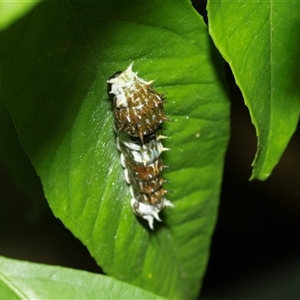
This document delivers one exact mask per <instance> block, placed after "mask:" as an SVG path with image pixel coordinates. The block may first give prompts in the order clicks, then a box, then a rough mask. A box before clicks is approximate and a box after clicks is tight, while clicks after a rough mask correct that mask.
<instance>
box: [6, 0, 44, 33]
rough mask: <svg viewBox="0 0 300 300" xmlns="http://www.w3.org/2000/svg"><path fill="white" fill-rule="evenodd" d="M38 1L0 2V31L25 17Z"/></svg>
mask: <svg viewBox="0 0 300 300" xmlns="http://www.w3.org/2000/svg"><path fill="white" fill-rule="evenodd" d="M39 2H40V0H31V1H27V0H19V1H7V0H0V30H1V29H2V30H3V29H5V28H7V27H8V26H9V25H11V24H12V23H13V22H15V21H16V20H18V19H19V18H21V17H23V16H24V15H26V14H27V13H28V12H29V11H30V10H31V9H32V8H33V7H34V6H35V5H37V4H38V3H39Z"/></svg>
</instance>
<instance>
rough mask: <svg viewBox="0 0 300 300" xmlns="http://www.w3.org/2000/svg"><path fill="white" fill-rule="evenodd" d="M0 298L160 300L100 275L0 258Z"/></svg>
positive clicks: (145, 292) (138, 289)
mask: <svg viewBox="0 0 300 300" xmlns="http://www.w3.org/2000/svg"><path fill="white" fill-rule="evenodd" d="M0 299H162V298H161V297H158V296H156V295H154V294H150V293H149V292H147V291H144V290H142V289H140V288H137V287H133V286H131V285H129V284H127V283H124V282H121V281H118V280H116V279H112V278H109V277H107V276H104V275H98V274H93V273H88V272H85V271H78V270H72V269H68V268H62V267H54V266H47V265H42V264H35V263H30V262H22V261H17V260H13V259H8V258H5V257H1V256H0Z"/></svg>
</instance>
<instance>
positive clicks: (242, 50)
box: [207, 0, 300, 180]
mask: <svg viewBox="0 0 300 300" xmlns="http://www.w3.org/2000/svg"><path fill="white" fill-rule="evenodd" d="M207 10H208V18H209V25H210V26H209V28H210V34H211V36H212V38H213V40H214V42H215V44H216V46H217V47H218V49H219V51H220V52H221V54H222V55H223V57H224V58H225V60H226V61H227V62H228V63H229V65H230V67H231V69H232V72H233V74H234V77H235V80H236V83H237V84H238V86H239V87H240V89H241V91H242V93H243V96H244V99H245V103H246V105H247V106H248V108H249V110H250V114H251V118H252V122H253V123H254V125H255V128H256V132H257V136H258V150H257V154H256V158H255V161H254V163H253V173H252V178H258V179H261V180H264V179H266V178H267V177H268V176H269V175H270V174H271V172H272V170H273V168H274V167H275V166H276V164H277V163H278V160H279V159H280V157H281V155H282V153H283V151H284V149H285V148H286V146H287V144H288V142H289V140H290V138H291V136H292V134H293V133H294V131H295V129H296V127H297V123H298V119H299V112H300V88H299V84H298V81H299V80H298V78H299V75H300V71H299V70H300V60H299V50H300V49H299V43H298V40H299V34H300V31H299V24H300V15H299V11H300V2H299V1H293V2H291V1H275V0H270V1H269V0H268V1H230V2H228V1H221V0H219V1H216V0H214V1H209V3H208V7H207Z"/></svg>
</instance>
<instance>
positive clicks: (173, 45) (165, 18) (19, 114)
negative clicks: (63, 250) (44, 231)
mask: <svg viewBox="0 0 300 300" xmlns="http://www.w3.org/2000/svg"><path fill="white" fill-rule="evenodd" d="M0 40H1V41H5V43H4V42H3V44H2V45H1V47H0V49H1V48H2V49H3V50H2V54H1V56H0V58H1V59H2V60H1V72H2V75H3V76H2V82H1V83H2V85H3V91H4V92H3V93H4V97H5V101H6V103H7V105H8V106H9V108H10V111H11V113H12V115H13V118H14V122H15V125H16V127H17V129H18V131H19V135H20V138H21V141H22V143H23V145H24V147H25V149H26V151H27V153H28V154H29V156H30V158H31V159H32V162H33V164H34V166H35V168H36V170H37V172H38V174H39V175H40V177H41V180H42V183H43V186H44V190H45V195H46V198H47V199H48V201H49V204H50V206H51V208H52V210H53V212H54V214H55V215H56V216H57V217H59V218H60V219H61V220H62V221H63V222H64V224H65V226H66V227H67V228H69V229H70V230H71V231H72V232H73V234H74V235H75V236H77V237H78V238H79V239H80V240H81V241H82V242H83V243H84V244H85V245H86V246H87V247H88V249H89V251H90V252H91V254H92V255H93V257H94V258H95V259H96V261H97V263H98V264H99V265H100V266H101V267H102V268H103V270H104V271H105V272H106V273H107V274H109V275H111V276H114V277H116V278H119V279H121V280H124V281H128V282H130V283H132V284H135V285H138V286H140V287H143V288H144V289H146V290H149V291H153V292H155V293H157V294H160V295H163V296H166V297H169V298H188V299H191V298H193V297H195V296H196V295H197V294H198V292H199V288H200V284H201V278H202V276H203V273H204V271H205V268H206V264H207V260H208V255H209V247H210V239H211V235H212V231H213V228H214V225H215V220H216V214H217V208H218V197H219V191H220V182H221V176H222V168H223V160H224V152H225V150H226V146H227V140H228V134H229V128H228V127H229V126H228V116H229V107H228V102H227V95H226V93H225V89H224V87H223V85H222V80H223V75H221V76H220V75H219V74H218V73H217V69H223V65H222V63H223V61H222V60H221V59H220V57H219V56H218V55H217V53H216V52H215V49H214V48H213V45H212V44H211V42H210V39H209V37H208V34H207V28H206V26H205V24H204V23H203V21H202V19H201V17H200V16H199V15H198V14H197V13H196V12H195V11H194V10H193V8H192V6H191V4H190V2H189V1H183V0H182V1H166V2H153V3H151V5H149V2H148V1H131V2H127V1H124V2H120V1H108V2H104V1H100V2H71V3H69V2H64V3H61V2H52V3H51V2H48V3H42V4H41V5H39V6H38V7H37V9H36V11H35V13H34V14H31V16H30V17H28V18H26V19H24V21H23V22H22V24H20V26H18V27H15V28H13V29H11V30H8V31H7V32H4V33H3V34H2V36H1V39H0ZM4 57H5V59H3V58H4ZM132 61H134V62H135V63H134V70H135V71H138V72H139V75H140V76H141V77H142V78H145V79H146V80H151V79H155V89H157V90H158V91H159V92H160V93H166V94H167V98H168V103H167V104H166V105H165V110H166V113H167V114H168V116H170V118H171V119H172V120H173V121H174V122H169V123H166V124H164V127H165V128H166V130H165V132H164V134H165V135H168V136H169V138H168V139H166V140H165V142H164V145H165V146H166V147H169V148H171V151H168V153H165V155H164V162H165V164H166V165H168V166H170V168H169V169H168V170H166V171H165V173H164V178H166V179H167V180H168V181H169V183H167V184H165V187H166V188H167V189H168V190H171V191H172V193H170V194H169V199H170V200H171V201H172V202H173V203H174V204H175V208H174V209H165V210H164V212H163V213H162V215H161V217H162V219H163V220H164V222H163V223H161V224H159V223H158V222H156V223H155V224H154V225H155V230H154V231H150V230H149V229H148V227H147V224H146V223H145V222H144V221H143V220H141V219H140V218H137V217H135V216H134V215H133V213H132V212H131V208H130V205H129V201H130V195H129V189H128V187H127V186H126V183H125V181H124V179H123V170H122V167H121V165H120V162H119V153H118V151H117V149H116V143H115V136H114V132H113V116H112V111H111V103H110V102H109V100H108V95H107V83H106V80H107V79H108V78H109V77H110V76H111V75H112V74H114V73H115V72H116V71H119V70H124V69H125V68H126V67H127V66H128V65H129V63H131V62H132ZM4 74H5V76H4Z"/></svg>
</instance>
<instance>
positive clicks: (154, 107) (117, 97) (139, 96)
mask: <svg viewBox="0 0 300 300" xmlns="http://www.w3.org/2000/svg"><path fill="white" fill-rule="evenodd" d="M132 65H133V63H131V64H130V65H129V67H128V68H127V69H126V70H125V71H123V72H116V73H115V74H114V75H113V76H111V77H110V78H109V80H108V81H107V82H108V84H109V87H110V91H109V94H113V95H114V96H113V114H114V130H115V132H116V135H117V148H118V150H119V151H120V153H121V155H120V159H121V165H122V167H123V168H124V177H125V181H126V182H127V184H128V185H129V186H130V194H131V197H132V199H131V207H132V210H133V212H134V213H135V215H137V216H139V217H142V218H143V219H145V220H147V221H148V224H149V227H150V228H151V229H152V230H153V228H154V227H153V222H154V219H156V220H158V221H161V219H160V217H159V215H158V214H159V212H160V211H161V210H162V209H163V208H164V207H167V206H171V207H173V204H172V203H171V202H170V201H169V200H167V199H166V198H165V194H166V193H167V191H166V190H165V189H164V188H163V186H162V185H163V183H164V182H165V180H164V179H163V178H162V177H161V172H162V170H163V169H164V167H165V166H164V164H163V161H162V158H161V154H162V152H164V151H167V150H170V149H168V148H165V147H163V145H162V139H164V138H165V136H163V135H161V134H160V131H161V124H162V122H163V121H170V120H169V118H168V117H167V116H166V115H165V112H164V108H163V102H164V100H165V98H164V96H163V95H162V94H159V93H157V92H156V91H155V90H154V89H153V87H152V83H153V81H145V80H144V79H142V78H139V77H138V76H137V72H133V71H132Z"/></svg>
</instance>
